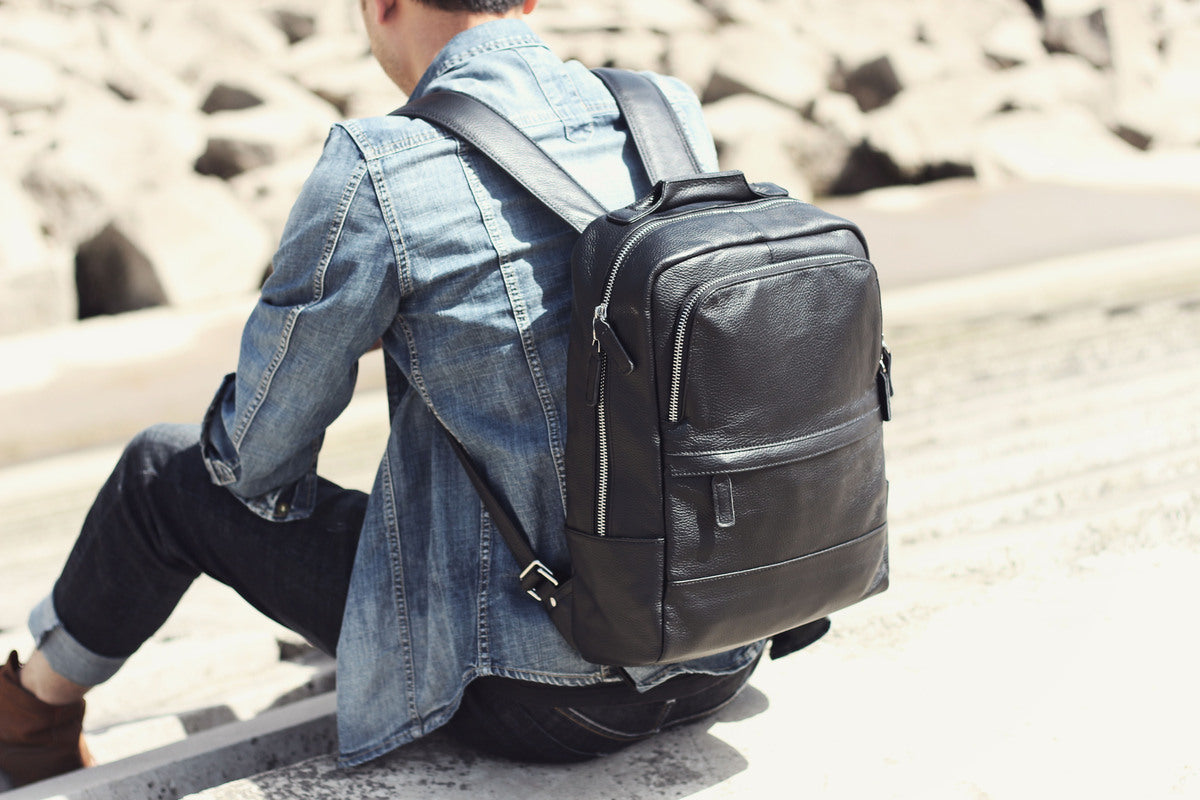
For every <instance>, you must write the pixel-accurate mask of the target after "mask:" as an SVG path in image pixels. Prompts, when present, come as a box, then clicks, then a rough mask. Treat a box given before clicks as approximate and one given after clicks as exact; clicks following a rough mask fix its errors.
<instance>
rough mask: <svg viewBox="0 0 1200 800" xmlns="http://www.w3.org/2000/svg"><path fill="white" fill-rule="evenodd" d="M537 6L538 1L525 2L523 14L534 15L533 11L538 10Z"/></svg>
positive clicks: (527, 0) (529, 0) (528, 0)
mask: <svg viewBox="0 0 1200 800" xmlns="http://www.w3.org/2000/svg"><path fill="white" fill-rule="evenodd" d="M537 4H538V0H525V5H524V6H522V7H521V13H523V14H532V13H533V10H534V9H535V8H537Z"/></svg>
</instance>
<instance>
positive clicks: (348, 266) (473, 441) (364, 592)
mask: <svg viewBox="0 0 1200 800" xmlns="http://www.w3.org/2000/svg"><path fill="white" fill-rule="evenodd" d="M659 80H660V85H661V86H662V87H663V89H664V91H665V92H666V94H667V96H668V97H669V99H670V100H671V102H672V105H673V106H674V108H675V110H676V113H677V114H678V115H679V116H680V117H681V119H682V120H683V122H684V125H685V127H686V129H687V132H688V135H689V137H690V139H691V141H692V143H693V145H694V147H695V149H696V151H697V152H698V153H699V154H700V155H701V157H702V158H703V159H704V161H705V162H706V164H707V166H708V167H710V168H711V167H713V166H714V165H715V161H716V157H715V153H714V151H713V147H712V142H711V140H710V139H709V137H708V134H707V133H706V132H705V128H704V124H703V120H702V117H701V115H700V109H699V104H698V103H697V102H696V98H695V96H694V95H693V94H692V93H691V92H690V90H688V89H687V88H686V87H684V86H683V85H682V84H680V83H678V82H676V81H673V80H669V79H661V78H660V79H659ZM441 89H453V90H455V91H459V92H464V93H467V94H470V95H473V96H475V97H478V98H479V99H481V100H483V101H484V102H486V103H488V104H490V105H491V106H493V107H494V108H497V109H499V110H500V111H501V112H502V113H504V114H505V115H506V116H507V117H508V118H509V119H511V120H512V121H513V122H514V123H515V124H517V125H518V126H519V127H520V128H522V129H523V130H524V131H525V132H526V133H527V134H528V135H530V136H531V137H532V138H533V139H534V140H535V141H537V142H538V143H539V144H540V145H541V146H542V147H543V148H544V149H545V150H546V151H547V152H548V153H549V154H550V155H551V156H552V157H554V158H555V159H556V160H557V161H558V162H559V163H561V164H562V165H563V166H564V167H565V168H566V169H567V170H568V171H569V172H571V173H572V174H573V176H574V177H575V178H576V179H577V180H578V181H579V182H580V183H582V184H583V185H584V186H585V187H587V188H588V189H589V190H590V191H591V192H592V193H593V195H595V196H596V197H597V198H598V199H599V200H600V201H601V202H602V203H603V204H604V205H605V206H606V207H608V208H617V207H620V206H624V205H626V204H628V203H630V202H632V201H633V200H634V199H636V197H638V196H639V195H640V194H642V193H644V192H645V191H647V190H648V188H649V186H648V181H647V178H646V175H645V173H644V171H643V170H642V168H641V166H640V163H639V162H638V160H637V157H636V154H635V152H634V151H633V149H632V143H631V142H630V141H628V137H627V135H626V132H625V130H624V128H623V127H620V126H618V125H617V120H618V115H617V109H616V103H615V102H614V101H613V99H612V98H611V96H610V95H609V94H608V92H607V91H606V90H605V89H604V88H603V86H602V85H601V84H600V83H599V81H598V80H597V79H596V78H595V77H594V76H592V75H591V74H590V73H589V72H588V71H587V70H586V69H585V68H584V67H583V66H581V65H580V64H578V63H574V62H572V63H566V64H564V63H563V62H562V61H560V60H559V59H557V58H556V57H555V56H554V55H553V54H552V53H551V52H550V50H549V49H548V48H547V47H546V46H545V45H544V44H543V43H542V42H541V41H540V40H539V39H538V38H537V37H536V36H535V35H534V34H533V33H532V32H531V31H530V29H529V28H528V27H527V26H526V25H525V24H524V23H523V22H521V21H518V20H511V19H506V20H499V21H495V22H489V23H487V24H485V25H482V26H479V27H476V28H473V29H470V30H468V31H466V32H464V33H462V34H460V35H458V36H457V37H455V38H454V39H453V40H452V41H451V42H450V43H449V44H448V45H447V46H446V48H445V49H444V50H443V51H442V52H441V53H440V54H439V55H438V57H437V59H436V60H435V61H434V62H433V64H432V65H431V66H430V68H429V70H428V71H427V72H426V73H425V75H424V77H423V78H422V79H421V81H420V83H419V84H418V85H417V87H416V89H415V90H414V92H413V95H412V97H413V98H416V97H420V96H421V95H423V94H425V93H427V92H431V91H435V90H441ZM575 238H576V234H575V233H574V232H573V231H572V230H571V229H570V228H569V227H568V226H567V225H566V224H565V223H563V222H561V221H560V220H559V219H558V218H556V217H554V216H553V215H552V214H551V213H550V212H548V211H546V210H545V209H544V208H543V207H542V206H541V205H540V204H539V203H538V202H537V201H536V200H534V199H533V198H532V197H530V196H529V195H528V194H527V193H526V192H524V191H523V190H522V189H520V188H519V187H518V186H517V184H516V183H515V182H514V181H512V180H511V179H510V178H508V177H507V176H506V175H504V174H503V173H501V172H500V171H499V170H498V169H497V168H496V167H494V166H493V165H492V164H491V163H490V162H488V161H487V160H486V159H485V158H484V157H483V156H481V155H480V154H478V153H477V152H474V151H472V150H470V149H469V148H467V147H466V146H464V145H462V144H460V143H459V142H458V141H456V140H455V139H453V138H451V137H450V136H449V135H448V134H446V133H444V132H443V131H442V130H440V129H438V128H436V127H434V126H432V125H430V124H428V123H426V122H423V121H420V120H413V119H408V118H401V117H394V116H382V117H374V118H370V119H360V120H353V121H350V122H346V123H343V124H340V125H337V126H335V127H334V128H333V130H332V132H331V133H330V135H329V139H328V141H327V142H326V145H325V149H324V152H323V154H322V156H321V159H320V161H319V162H318V164H317V166H316V168H315V170H314V171H313V173H312V175H311V177H310V178H309V179H308V181H307V183H306V184H305V186H304V189H303V191H302V192H301V194H300V197H299V199H298V200H297V202H296V204H295V207H294V209H293V211H292V213H291V216H290V218H289V220H288V223H287V226H286V228H285V230H284V234H283V237H282V242H281V244H280V247H279V250H278V252H277V253H276V255H275V259H274V272H273V274H272V275H271V277H270V279H269V280H268V281H267V283H266V285H265V286H264V287H263V290H262V295H261V298H260V299H259V301H258V304H257V306H256V307H255V309H254V311H253V312H252V314H251V316H250V319H249V321H248V322H247V324H246V328H245V332H244V334H243V338H242V345H241V355H240V359H239V362H238V370H237V373H236V375H231V376H229V377H228V378H226V380H225V382H224V384H223V385H222V386H221V387H220V389H219V390H218V392H217V395H216V398H215V399H214V401H213V404H212V406H211V408H210V410H209V413H208V415H207V417H206V420H205V425H204V453H205V461H206V463H207V465H208V469H209V472H210V474H211V475H212V477H213V480H214V481H216V482H217V483H219V484H223V485H226V486H228V487H229V489H230V490H231V491H232V492H233V493H234V494H235V495H237V496H238V497H239V498H241V499H242V500H243V502H244V503H245V504H246V505H247V506H248V507H249V508H250V509H251V510H253V511H254V512H255V513H257V514H259V515H261V516H264V517H266V518H268V519H278V520H288V519H296V518H301V517H303V516H304V515H306V514H308V513H309V512H310V510H311V508H312V503H313V498H314V488H315V476H316V468H317V456H318V453H319V452H320V449H321V442H322V437H323V435H324V431H325V428H326V426H328V425H329V424H330V423H331V422H332V421H333V420H334V418H336V417H337V416H338V414H339V413H340V412H341V411H342V409H343V408H345V406H346V404H347V403H348V402H349V400H350V398H351V394H352V392H353V389H354V382H355V375H356V370H357V363H358V359H359V357H360V356H361V355H363V353H364V352H366V351H367V350H368V348H370V346H371V345H372V343H373V342H375V341H376V340H377V339H379V338H382V340H383V347H384V350H385V352H386V354H387V359H388V360H389V361H390V362H391V364H392V367H393V368H392V369H391V370H389V380H388V391H389V395H390V399H391V401H392V409H393V411H392V420H391V433H390V436H389V438H388V441H387V446H386V451H385V453H384V455H383V457H382V460H381V463H380V465H379V469H378V472H377V476H376V478H375V483H374V487H373V489H372V492H371V496H370V500H369V503H368V507H367V515H366V521H365V523H364V527H363V531H362V536H361V539H360V542H359V549H358V553H357V556H356V560H355V565H354V572H353V576H352V579H351V586H350V594H349V597H348V599H347V603H346V611H345V616H344V618H343V627H342V633H341V639H340V641H339V643H338V653H337V658H338V711H339V713H338V730H339V738H340V749H341V757H342V763H343V764H344V765H347V766H349V765H354V764H358V763H362V762H364V761H367V760H369V759H371V758H375V757H377V756H379V755H382V754H383V753H386V752H388V751H389V750H391V749H393V748H395V747H397V746H399V745H402V744H404V743H406V742H409V741H411V740H413V739H415V738H417V737H418V736H421V735H423V734H425V733H428V732H429V731H431V730H433V729H434V728H436V727H438V726H439V725H442V724H443V723H445V722H446V721H447V720H448V719H449V718H450V716H451V715H452V714H453V712H454V710H455V709H456V708H457V706H458V703H459V700H460V698H461V694H462V690H463V689H464V687H465V686H466V684H467V683H468V682H469V681H470V680H472V679H473V678H475V677H479V676H486V675H497V676H506V677H511V678H520V679H523V680H528V681H537V682H542V683H547V684H555V685H562V686H567V685H587V684H593V683H598V682H602V681H610V680H615V677H614V676H613V675H612V674H610V672H609V671H608V670H606V669H604V668H601V667H598V666H596V665H594V664H590V663H588V662H587V661H584V660H583V659H582V658H581V657H580V656H579V655H578V654H577V653H576V652H575V651H573V650H572V649H571V648H570V647H569V646H568V645H567V644H566V643H565V642H564V641H563V639H562V638H561V637H560V636H559V634H558V632H557V630H556V629H555V628H554V626H553V625H552V624H551V623H550V621H549V619H548V617H547V616H546V614H545V612H544V611H543V610H542V608H541V606H540V605H539V604H538V603H537V602H534V601H532V600H530V599H529V598H528V597H527V596H526V595H525V594H524V593H523V592H521V591H520V588H519V585H518V580H517V572H518V566H517V563H516V561H515V560H514V558H513V557H512V555H511V554H510V553H509V551H508V549H507V547H506V546H505V545H504V542H503V540H502V539H501V538H500V537H499V535H498V534H497V532H496V530H495V528H494V527H493V526H492V524H491V522H490V520H489V518H488V516H487V514H485V513H484V511H483V510H482V508H481V504H480V501H479V499H478V497H477V496H476V494H475V492H474V490H473V488H472V486H471V484H470V482H469V480H468V479H467V477H466V474H465V473H464V472H463V469H462V467H461V466H460V464H459V463H458V461H457V459H456V457H455V455H454V453H453V451H452V450H451V449H450V448H449V446H448V445H447V443H446V441H445V440H444V435H443V434H442V432H441V431H440V430H439V428H438V425H439V421H440V422H441V424H443V425H445V426H446V427H447V428H448V429H449V430H450V431H451V432H452V433H453V434H454V436H456V437H457V438H458V439H459V441H461V442H462V443H463V444H464V445H465V447H466V448H467V450H468V452H469V453H470V454H471V456H472V458H473V460H474V461H475V463H476V464H477V465H478V466H479V467H480V469H481V471H482V472H483V473H484V474H485V476H486V478H487V480H488V481H489V483H490V485H491V486H492V487H493V488H494V489H495V490H496V491H497V492H498V493H499V494H500V495H501V496H502V497H503V498H504V499H505V501H506V502H507V503H508V505H509V507H510V508H511V509H512V510H513V512H514V513H515V515H516V517H517V519H518V520H519V522H520V523H521V525H522V526H523V527H524V528H525V530H526V531H527V532H528V534H529V535H530V537H531V539H532V540H533V544H534V549H535V550H536V551H537V552H538V554H539V555H540V556H541V558H542V560H543V561H545V562H546V563H547V564H548V565H550V566H551V568H553V569H555V570H556V571H560V572H562V573H569V571H570V570H569V558H568V554H567V551H566V545H565V540H564V536H563V524H564V514H565V484H564V457H563V446H564V441H565V424H566V401H565V393H564V387H565V383H566V358H567V322H568V316H569V304H570V289H571V279H570V273H569V257H570V250H571V247H572V245H573V243H574V240H575ZM760 649H761V648H760V646H759V645H752V646H749V647H746V648H741V649H739V650H736V651H733V652H731V653H725V654H721V655H717V656H710V657H708V658H706V659H702V660H699V661H695V662H690V663H687V664H681V665H670V666H658V667H643V668H637V669H632V670H630V672H631V673H632V675H633V677H634V679H635V681H636V682H637V684H638V685H639V688H649V687H650V686H653V685H656V684H658V683H660V682H662V681H663V680H666V679H667V678H668V677H671V676H673V675H675V674H679V673H681V672H706V673H710V674H725V673H728V672H732V671H734V670H737V669H739V668H741V667H743V666H745V665H746V664H747V663H749V661H750V660H751V659H753V658H754V657H755V656H756V655H757V654H758V652H759V650H760Z"/></svg>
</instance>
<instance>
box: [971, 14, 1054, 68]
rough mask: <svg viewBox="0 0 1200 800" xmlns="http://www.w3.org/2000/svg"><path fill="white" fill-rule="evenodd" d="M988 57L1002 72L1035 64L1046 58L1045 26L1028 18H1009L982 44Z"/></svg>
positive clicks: (994, 29)
mask: <svg viewBox="0 0 1200 800" xmlns="http://www.w3.org/2000/svg"><path fill="white" fill-rule="evenodd" d="M980 44H981V46H982V48H983V54H984V56H985V57H986V58H987V59H988V60H990V61H991V62H992V63H993V64H995V65H996V66H997V67H1000V68H1001V69H1008V68H1009V67H1015V66H1018V65H1020V64H1032V63H1035V62H1037V61H1040V60H1041V59H1043V58H1045V57H1046V47H1045V45H1043V44H1042V26H1041V25H1039V24H1038V22H1037V20H1035V19H1034V18H1033V17H1031V16H1028V15H1019V16H1012V17H1006V18H1005V19H1003V20H1001V21H1000V22H998V23H997V24H996V26H995V27H993V28H992V29H991V30H990V31H988V32H987V34H986V35H985V36H984V38H983V39H982V41H981V42H980Z"/></svg>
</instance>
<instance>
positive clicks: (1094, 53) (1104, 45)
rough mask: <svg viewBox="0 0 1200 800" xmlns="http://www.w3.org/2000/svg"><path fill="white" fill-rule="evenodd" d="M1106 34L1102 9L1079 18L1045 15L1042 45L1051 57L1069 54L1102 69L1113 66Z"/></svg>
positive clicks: (1110, 45) (1108, 39) (1110, 48)
mask: <svg viewBox="0 0 1200 800" xmlns="http://www.w3.org/2000/svg"><path fill="white" fill-rule="evenodd" d="M1108 30H1109V22H1108V16H1107V13H1106V9H1104V8H1098V9H1096V10H1095V11H1092V12H1091V13H1090V14H1086V15H1083V16H1056V15H1051V14H1050V13H1047V15H1046V20H1045V25H1044V41H1045V43H1046V48H1047V49H1048V50H1050V52H1052V53H1072V54H1074V55H1077V56H1081V57H1083V58H1086V59H1087V60H1088V61H1089V62H1090V63H1091V64H1092V66H1094V67H1096V68H1098V69H1104V68H1106V67H1111V66H1112V63H1113V54H1112V42H1111V40H1110V38H1109V34H1108Z"/></svg>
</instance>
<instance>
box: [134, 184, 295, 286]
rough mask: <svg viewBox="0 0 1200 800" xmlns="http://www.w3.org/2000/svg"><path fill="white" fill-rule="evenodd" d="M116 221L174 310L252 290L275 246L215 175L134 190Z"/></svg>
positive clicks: (259, 279) (261, 226)
mask: <svg viewBox="0 0 1200 800" xmlns="http://www.w3.org/2000/svg"><path fill="white" fill-rule="evenodd" d="M116 224H117V226H118V227H119V229H120V230H121V231H122V232H124V234H125V236H126V237H128V238H129V240H130V241H131V242H132V243H133V244H134V245H135V246H136V247H137V248H138V249H139V250H140V251H141V252H143V253H144V254H145V256H146V257H147V258H148V259H149V261H150V263H151V264H152V265H153V267H154V272H155V274H156V275H157V276H158V280H159V282H160V283H161V285H162V288H163V291H164V293H165V294H166V297H167V300H168V301H169V302H170V303H172V304H175V305H186V304H189V303H194V302H198V301H203V300H208V299H212V298H215V297H220V296H222V295H224V296H229V295H238V294H245V293H249V292H253V291H255V290H256V289H257V288H258V286H259V283H260V281H261V279H262V276H263V274H264V272H265V270H266V268H267V265H268V263H269V261H270V257H271V252H272V249H273V246H274V243H273V242H272V241H271V240H270V237H269V235H268V233H267V231H266V230H265V228H264V227H263V225H262V223H260V222H259V221H258V220H257V219H255V218H254V217H253V216H252V215H251V214H249V213H248V212H247V211H246V209H245V208H244V207H243V206H242V204H241V203H239V202H238V201H237V199H236V197H235V196H234V195H233V193H232V191H231V190H230V189H229V188H228V187H227V186H225V185H224V183H223V182H222V181H220V180H218V179H216V178H204V177H201V176H193V177H191V178H184V179H180V180H177V181H173V182H172V183H171V184H169V185H163V186H160V187H157V188H155V189H152V190H150V191H146V192H141V193H138V194H137V195H136V196H135V197H133V198H132V199H131V201H130V202H129V203H128V204H127V205H126V206H125V207H124V208H123V209H122V210H121V211H120V212H119V213H118V214H117V217H116Z"/></svg>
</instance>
